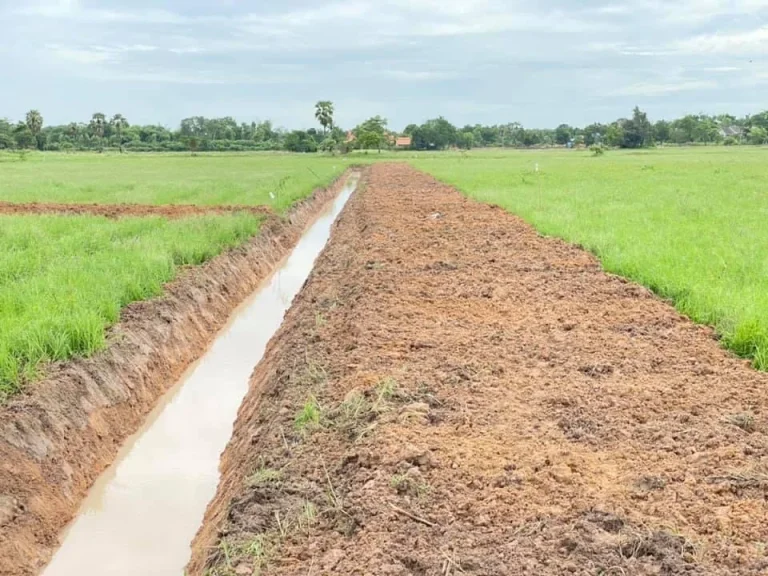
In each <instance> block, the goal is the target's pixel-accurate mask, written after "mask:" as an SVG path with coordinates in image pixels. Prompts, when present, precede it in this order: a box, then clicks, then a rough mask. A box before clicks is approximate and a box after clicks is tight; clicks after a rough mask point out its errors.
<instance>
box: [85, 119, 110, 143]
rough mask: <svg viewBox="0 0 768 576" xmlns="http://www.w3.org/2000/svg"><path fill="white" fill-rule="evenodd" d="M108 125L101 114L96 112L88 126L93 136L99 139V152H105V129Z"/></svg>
mask: <svg viewBox="0 0 768 576" xmlns="http://www.w3.org/2000/svg"><path fill="white" fill-rule="evenodd" d="M106 125H107V119H106V117H105V116H104V114H102V113H101V112H96V114H94V115H93V117H92V118H91V121H90V122H89V124H88V128H89V129H90V130H91V134H93V135H94V136H95V137H96V138H98V139H99V152H101V151H102V150H104V128H105V127H106Z"/></svg>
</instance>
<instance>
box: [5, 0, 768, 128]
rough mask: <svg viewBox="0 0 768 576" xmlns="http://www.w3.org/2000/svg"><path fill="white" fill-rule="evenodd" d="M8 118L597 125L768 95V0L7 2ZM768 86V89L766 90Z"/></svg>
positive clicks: (762, 103)
mask: <svg viewBox="0 0 768 576" xmlns="http://www.w3.org/2000/svg"><path fill="white" fill-rule="evenodd" d="M0 25H1V29H2V33H0V78H1V79H2V89H0V117H3V116H5V117H8V118H11V119H19V118H21V117H22V116H23V114H24V113H25V112H26V111H27V110H29V109H30V108H37V109H39V110H40V111H41V112H42V114H43V116H44V117H45V121H46V123H47V124H57V123H64V122H69V121H73V120H78V121H86V120H87V119H89V118H90V116H91V114H92V113H93V112H97V111H100V112H104V113H106V114H110V115H111V114H114V113H116V112H120V113H122V114H123V115H125V116H126V117H127V118H128V120H129V121H130V122H132V123H160V124H163V125H166V126H170V127H176V126H177V125H178V123H179V121H180V119H181V118H184V117H187V116H192V115H205V116H224V115H231V116H235V117H236V118H237V119H238V120H242V121H252V120H261V119H272V120H273V121H274V122H275V123H276V124H277V125H279V126H284V127H288V128H296V127H308V126H310V125H312V124H314V118H313V105H314V103H315V102H316V101H317V100H320V99H330V100H333V101H334V102H335V104H336V110H337V123H339V124H340V125H342V126H346V127H349V126H351V125H353V124H356V123H358V122H359V121H360V120H362V119H364V118H366V117H368V116H372V115H375V114H381V115H382V116H385V117H386V118H388V119H389V121H390V126H391V127H393V128H396V129H398V128H402V127H404V126H405V125H406V124H408V123H410V122H419V123H420V122H421V121H423V120H425V119H427V118H430V117H435V116H437V115H443V116H445V117H446V118H448V119H449V120H451V121H452V122H453V123H455V124H459V125H463V124H465V123H477V122H480V123H494V124H495V123H499V122H511V121H519V122H522V123H523V124H524V125H525V126H529V127H554V126H556V125H557V124H560V123H562V122H566V123H570V124H578V125H584V124H587V123H590V122H593V121H609V120H613V119H615V118H617V117H619V116H627V115H629V113H630V111H631V108H632V107H633V106H634V105H635V104H638V105H640V106H641V107H642V108H644V109H646V110H647V111H648V112H649V115H650V116H651V118H652V119H658V118H662V117H665V118H672V117H676V116H679V115H682V114H685V113H689V112H692V113H697V112H707V113H720V112H726V111H728V112H732V113H735V114H739V115H741V114H745V113H749V112H757V111H760V110H762V109H765V108H768V98H766V95H768V58H767V57H768V0H675V1H667V0H614V1H611V0H579V1H575V0H537V1H533V0H527V1H523V0H520V1H515V0H335V1H334V0H329V1H327V0H311V1H310V0H280V1H273V0H261V1H257V0H172V1H166V2H161V1H150V0H102V1H97V0H0ZM760 96H762V98H761V97H760Z"/></svg>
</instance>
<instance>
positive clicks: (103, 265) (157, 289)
mask: <svg viewBox="0 0 768 576" xmlns="http://www.w3.org/2000/svg"><path fill="white" fill-rule="evenodd" d="M261 220H262V218H260V217H257V216H253V215H246V214H237V215H232V216H196V217H193V218H188V219H184V220H166V219H163V218H157V217H151V218H127V219H124V220H117V221H114V220H107V219H106V218H101V217H90V216H0V400H2V398H3V397H7V396H8V395H10V394H12V393H14V392H16V391H17V390H18V389H19V388H20V387H21V386H22V385H23V384H24V383H25V382H28V381H29V380H31V379H33V378H34V377H35V376H36V373H37V370H38V367H39V366H40V364H41V363H42V362H46V361H53V360H65V359H67V358H71V357H73V356H78V355H89V354H91V353H93V352H95V351H96V350H99V349H100V348H102V347H103V346H104V343H105V329H106V327H108V326H109V325H111V324H113V323H114V322H116V321H117V320H118V317H119V314H120V310H121V308H123V307H124V306H126V305H127V304H129V303H131V302H134V301H137V300H146V299H148V298H152V297H154V296H157V295H159V294H161V293H162V290H163V284H164V283H166V282H168V281H170V280H172V279H173V278H174V277H175V276H176V273H177V271H178V268H179V267H180V266H184V265H195V264H200V263H202V262H204V261H206V260H208V259H209V258H211V257H213V256H215V255H216V254H218V253H219V252H221V251H222V250H225V249H227V248H230V247H233V246H236V245H238V244H240V243H242V242H243V241H245V240H246V239H248V238H249V237H251V236H253V235H254V234H256V233H257V232H258V230H259V226H260V223H261Z"/></svg>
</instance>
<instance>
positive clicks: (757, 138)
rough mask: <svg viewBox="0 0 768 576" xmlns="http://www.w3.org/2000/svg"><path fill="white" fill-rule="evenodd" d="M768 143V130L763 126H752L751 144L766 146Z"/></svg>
mask: <svg viewBox="0 0 768 576" xmlns="http://www.w3.org/2000/svg"><path fill="white" fill-rule="evenodd" d="M766 142H768V130H766V129H765V128H763V127H762V126H752V128H751V129H750V130H749V143H750V144H765V143H766Z"/></svg>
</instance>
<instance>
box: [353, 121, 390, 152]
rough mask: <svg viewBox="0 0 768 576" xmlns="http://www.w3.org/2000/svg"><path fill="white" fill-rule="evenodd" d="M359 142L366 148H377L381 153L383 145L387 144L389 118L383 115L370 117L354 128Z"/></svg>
mask: <svg viewBox="0 0 768 576" xmlns="http://www.w3.org/2000/svg"><path fill="white" fill-rule="evenodd" d="M353 133H354V134H355V137H356V138H357V142H358V143H359V145H360V147H361V148H363V149H364V150H370V149H373V148H376V149H377V150H378V151H379V153H381V149H382V147H383V146H384V145H385V144H386V142H387V140H386V134H387V120H386V118H382V117H381V116H374V117H372V118H368V120H366V121H365V122H363V123H362V124H360V125H359V126H358V127H357V128H355V129H354V130H353Z"/></svg>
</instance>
